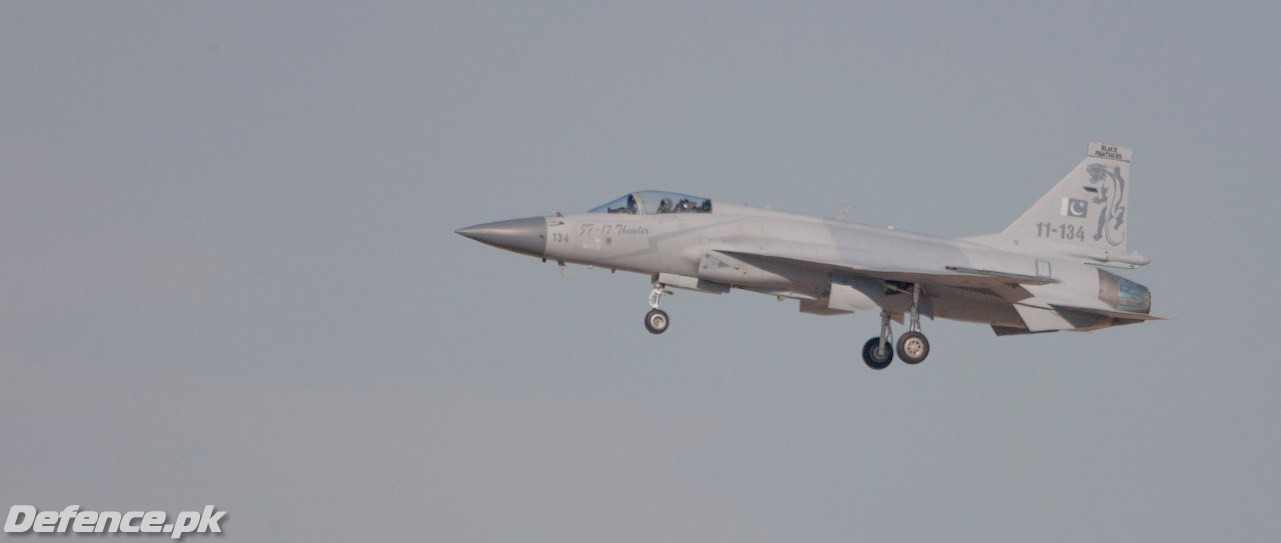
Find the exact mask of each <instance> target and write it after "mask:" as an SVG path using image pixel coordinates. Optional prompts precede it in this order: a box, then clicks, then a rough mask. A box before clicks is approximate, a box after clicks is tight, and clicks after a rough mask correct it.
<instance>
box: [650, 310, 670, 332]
mask: <svg viewBox="0 0 1281 543" xmlns="http://www.w3.org/2000/svg"><path fill="white" fill-rule="evenodd" d="M669 322H670V321H668V320H667V312H666V311H663V310H662V309H651V310H649V313H646V314H645V329H646V330H649V333H651V334H661V333H663V332H666V331H667V325H668V323H669Z"/></svg>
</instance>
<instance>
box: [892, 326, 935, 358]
mask: <svg viewBox="0 0 1281 543" xmlns="http://www.w3.org/2000/svg"><path fill="white" fill-rule="evenodd" d="M929 354H930V342H929V340H927V339H925V334H922V333H920V332H916V331H912V332H908V333H906V334H903V335H902V336H899V338H898V359H899V360H902V361H903V362H906V363H908V364H920V363H921V361H922V360H925V357H927V356H929Z"/></svg>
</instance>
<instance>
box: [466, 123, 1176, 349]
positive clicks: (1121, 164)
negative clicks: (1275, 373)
mask: <svg viewBox="0 0 1281 543" xmlns="http://www.w3.org/2000/svg"><path fill="white" fill-rule="evenodd" d="M1130 156H1131V152H1130V150H1129V149H1126V148H1123V147H1117V146H1112V145H1104V144H1101V143H1091V144H1089V146H1088V147H1087V151H1086V157H1085V159H1084V160H1082V161H1081V162H1080V163H1079V164H1077V165H1076V168H1074V169H1073V170H1072V171H1071V172H1070V173H1068V174H1067V176H1066V177H1064V178H1063V179H1062V180H1061V181H1059V183H1058V184H1057V185H1055V186H1054V188H1053V189H1050V192H1048V193H1046V194H1045V196H1043V197H1041V199H1040V200H1037V202H1036V203H1035V204H1033V205H1032V207H1031V208H1029V209H1028V210H1027V211H1026V212H1024V213H1023V215H1022V216H1020V217H1019V218H1018V219H1016V220H1015V221H1014V222H1013V223H1012V224H1010V226H1009V227H1008V228H1006V229H1005V230H1003V231H1002V232H1000V233H996V234H990V235H983V236H977V237H967V238H959V239H949V238H942V237H935V236H928V235H922V234H913V233H908V232H902V231H898V230H894V229H892V228H888V227H887V228H882V227H875V226H867V225H862V224H856V223H852V222H846V221H844V220H839V219H825V218H818V217H811V216H807V215H797V214H792V213H782V212H778V211H771V210H767V209H758V208H752V207H748V206H744V205H735V204H730V203H726V202H722V201H715V202H714V201H712V200H710V199H708V198H702V197H698V196H690V195H686V194H678V193H672V192H662V191H652V190H647V191H641V192H633V193H631V194H627V195H624V196H622V197H620V198H618V199H616V200H614V201H611V202H609V203H607V204H605V205H602V206H600V207H597V208H595V209H592V210H590V211H588V212H587V213H582V214H576V215H565V214H563V213H555V214H553V215H550V216H544V217H531V218H525V219H513V220H507V221H500V222H492V223H486V224H479V225H476V226H470V227H467V228H462V229H459V230H457V233H459V234H461V235H463V236H466V237H468V238H471V239H474V240H476V241H479V242H481V243H486V244H489V245H493V246H495V247H499V248H502V249H506V250H509V251H513V252H516V253H520V254H525V255H530V256H534V257H538V258H542V259H543V260H544V261H547V260H549V259H550V260H555V261H556V262H557V263H559V264H560V266H561V267H562V271H563V267H564V265H565V263H566V262H571V263H576V264H584V265H589V266H596V267H600V268H607V269H610V270H612V271H616V270H624V271H629V272H636V273H642V274H645V275H648V276H649V277H650V281H651V282H652V284H653V290H652V291H651V292H650V295H649V305H650V307H651V309H650V311H649V313H647V314H646V315H645V328H647V329H648V330H649V331H650V332H652V333H654V334H661V333H663V332H664V331H666V330H667V327H668V324H669V323H670V320H669V319H668V316H667V313H666V312H665V311H663V310H662V309H659V300H660V299H661V298H662V296H663V295H665V294H671V291H670V290H668V289H669V288H679V289H688V290H695V291H699V292H707V293H715V294H721V293H725V292H729V290H730V289H734V288H737V289H742V290H748V291H752V292H759V293H762V294H768V295H770V296H777V297H778V299H779V300H784V299H794V300H799V302H800V310H801V312H803V313H812V314H817V315H843V314H849V313H855V312H858V311H875V312H879V313H880V317H881V331H880V334H879V335H877V336H876V337H873V338H872V339H870V340H868V341H867V343H866V344H865V345H864V346H863V361H864V362H865V363H867V365H868V366H869V367H871V368H873V369H878V370H879V369H884V368H885V367H887V366H888V365H889V364H890V362H891V361H892V360H893V358H894V353H895V351H897V352H898V356H899V359H901V360H902V361H903V362H905V363H908V364H917V363H919V362H921V361H923V360H925V357H926V356H927V355H929V353H930V343H929V341H928V340H926V338H925V335H924V334H922V333H921V316H922V315H924V316H926V317H929V318H931V319H933V318H945V319H953V320H959V321H966V322H977V323H983V324H987V325H990V326H991V327H992V330H993V331H995V332H996V334H997V335H999V336H1004V335H1012V334H1029V333H1036V332H1053V331H1058V330H1071V331H1090V330H1097V329H1100V328H1106V327H1109V326H1117V325H1121V324H1132V323H1137V322H1143V321H1148V320H1157V319H1159V317H1154V316H1152V315H1150V314H1149V311H1150V309H1151V306H1152V295H1151V293H1150V292H1149V291H1148V289H1147V288H1146V287H1144V286H1143V285H1140V284H1138V283H1135V282H1133V281H1130V280H1128V279H1125V278H1123V277H1121V276H1119V275H1116V274H1114V273H1112V272H1111V271H1108V269H1116V268H1125V269H1133V268H1135V267H1138V266H1143V265H1146V264H1148V263H1149V262H1150V259H1148V258H1147V257H1145V256H1143V255H1141V254H1138V253H1131V252H1127V251H1126V227H1127V225H1128V224H1129V222H1130V213H1129V198H1130ZM1105 268H1107V269H1105ZM904 320H906V321H907V322H906V324H907V328H908V331H907V332H906V333H904V334H903V335H901V336H899V338H898V342H897V344H896V343H895V341H894V336H893V331H892V330H891V326H890V322H891V321H895V322H898V323H899V324H900V325H901V324H904Z"/></svg>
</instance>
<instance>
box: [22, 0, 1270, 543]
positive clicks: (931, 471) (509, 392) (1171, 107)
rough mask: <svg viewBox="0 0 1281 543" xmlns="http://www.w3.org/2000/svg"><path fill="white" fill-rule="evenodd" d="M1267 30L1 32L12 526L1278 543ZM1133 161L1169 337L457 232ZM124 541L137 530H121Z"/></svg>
mask: <svg viewBox="0 0 1281 543" xmlns="http://www.w3.org/2000/svg"><path fill="white" fill-rule="evenodd" d="M1279 9H1281V8H1278V5H1277V4H1276V3H1275V2H1259V3H1249V2H1233V3H1227V4H1223V3H1218V2H1213V3H1212V2H1206V3H1184V4H1174V3H1164V2H1163V3H1152V4H1149V5H1143V6H1128V5H1121V4H1118V3H1115V2H1072V3H1065V4H1062V5H1060V6H1058V7H1055V6H1043V5H1038V6H1036V7H1027V6H1025V5H1024V3H1021V2H1015V3H1009V4H1001V3H995V4H988V3H984V4H970V3H965V4H961V5H953V4H952V3H926V4H911V3H903V2H886V3H859V4H847V3H841V4H837V5H808V4H806V5H785V6H783V5H749V4H743V3H718V4H698V5H688V4H687V3H685V2H679V3H672V4H654V5H648V6H645V7H637V6H632V5H628V4H621V5H609V6H599V7H592V6H589V5H586V4H583V5H576V4H562V3H541V4H540V3H525V2H521V3H511V4H507V3H499V4H486V3H476V2H465V3H456V4H441V3H422V2H409V3H404V4H398V3H381V2H374V3H368V2H360V3H353V4H352V5H347V6H334V5H331V4H329V3H324V2H320V3H318V2H299V3H292V4H291V3H265V4H264V3H259V2H244V3H235V2H233V3H225V2H219V3H140V2H132V3H70V2H21V3H15V2H7V3H5V4H3V6H0V507H3V509H4V511H5V512H6V513H7V511H8V508H9V507H10V506H12V505H14V504H34V505H37V506H39V507H41V508H51V509H52V508H57V509H61V508H62V507H64V506H66V505H69V504H80V505H81V506H82V507H83V508H85V509H96V510H103V509H106V510H130V509H163V510H167V511H169V512H170V513H171V514H172V513H176V512H177V511H181V510H187V509H199V508H200V507H202V506H204V505H206V504H214V505H217V506H218V507H219V508H221V509H223V510H226V511H229V512H230V514H229V516H228V517H227V519H226V520H225V521H224V522H223V527H224V529H225V531H226V540H227V541H320V540H347V541H354V540H359V541H422V540H427V541H475V542H493V541H548V542H560V541H569V542H599V541H637V542H653V541H838V540H839V541H844V540H872V539H888V540H899V541H930V540H933V541H943V540H947V541H955V540H971V541H977V540H983V541H991V540H996V541H1028V540H1049V541H1082V540H1090V541H1135V540H1146V541H1207V540H1213V541H1218V540H1232V541H1276V540H1277V539H1278V538H1281V518H1279V517H1278V515H1277V504H1278V503H1281V460H1278V458H1281V431H1279V430H1281V397H1279V396H1278V393H1277V389H1278V386H1279V385H1281V366H1278V361H1277V359H1276V358H1277V355H1278V354H1279V353H1281V349H1279V347H1281V343H1279V341H1278V333H1277V328H1276V323H1275V317H1276V315H1277V309H1276V308H1277V306H1278V304H1281V296H1278V288H1277V280H1278V279H1277V278H1278V276H1277V271H1276V267H1277V253H1278V246H1279V244H1278V241H1277V236H1278V233H1277V232H1278V231H1279V230H1281V218H1279V217H1281V215H1278V213H1277V208H1278V206H1279V205H1281V189H1278V183H1277V179H1276V177H1277V172H1278V171H1281V147H1279V142H1281V138H1279V135H1281V134H1279V132H1281V130H1279V129H1278V127H1279V126H1281V107H1278V103H1281V69H1278V66H1279V65H1281V54H1279V53H1278V52H1279V51H1281V38H1279V37H1278V36H1279V35H1281V32H1278V29H1281V11H1279ZM1092 140H1101V141H1105V142H1109V143H1113V144H1120V145H1125V146H1130V147H1133V148H1134V153H1135V154H1134V157H1135V158H1134V162H1133V165H1132V174H1133V179H1134V181H1135V185H1134V192H1133V198H1132V199H1131V202H1130V203H1131V212H1132V213H1131V215H1130V216H1131V218H1132V222H1131V226H1130V248H1131V249H1133V250H1139V251H1142V252H1143V253H1145V254H1147V255H1148V256H1150V257H1152V259H1153V264H1152V265H1151V266H1149V267H1148V269H1144V270H1139V271H1136V272H1130V273H1127V274H1126V275H1127V276H1128V277H1130V278H1132V279H1135V280H1137V281H1139V282H1141V283H1144V284H1146V285H1148V286H1149V287H1151V288H1152V290H1153V292H1154V297H1155V301H1154V305H1153V311H1154V313H1156V314H1159V315H1165V316H1170V317H1173V318H1174V320H1172V321H1166V322H1160V323H1154V324H1145V325H1139V326H1131V327H1123V328H1116V329H1110V330H1104V331H1100V332H1096V333H1090V334H1051V335H1039V336H1031V337H1015V338H997V337H996V336H994V335H993V334H992V332H991V330H990V329H988V328H987V327H984V326H979V325H972V324H964V323H956V322H950V321H937V322H930V321H927V322H926V323H925V331H926V332H927V333H928V334H929V336H930V339H931V341H932V344H933V354H932V355H931V356H930V359H929V360H928V361H927V362H926V363H925V364H922V365H921V366H920V367H908V366H905V365H903V364H901V363H895V364H894V365H893V366H891V367H890V369H888V370H886V371H883V372H874V371H871V370H869V369H867V368H866V367H865V366H864V365H863V362H862V361H861V359H860V357H859V349H860V348H861V346H862V344H863V342H864V341H865V340H866V339H867V338H869V337H871V336H872V335H873V334H874V333H875V331H876V326H877V322H876V317H875V316H873V315H863V314H861V315H857V316H854V317H818V316H813V315H805V314H799V313H797V309H796V304H795V302H789V303H779V302H777V301H775V300H774V299H772V298H769V297H766V296H759V295H754V294H749V293H744V292H741V291H740V292H734V293H732V294H729V295H725V296H719V297H717V296H709V295H702V294H697V293H686V292H680V293H679V294H678V295H677V296H674V297H671V298H668V299H665V301H664V308H665V309H667V310H668V311H669V312H670V313H671V315H672V322H673V324H672V329H671V330H670V331H668V333H666V334H664V335H663V336H657V337H656V336H652V335H650V334H648V333H646V332H645V330H644V328H643V326H642V322H641V318H642V315H643V314H644V312H645V310H646V309H647V307H646V305H645V299H646V296H647V294H648V290H649V286H648V280H647V278H645V277H643V276H640V275H632V274H617V275H610V274H609V273H606V272H603V271H601V270H588V269H586V268H582V267H571V268H570V270H569V275H570V278H569V279H568V280H566V279H562V278H560V277H559V276H558V275H557V273H556V267H555V265H554V264H542V263H540V262H539V261H538V260H536V259H532V258H528V257H523V256H518V255H514V254H511V253H506V252H502V251H498V250H495V249H492V248H489V247H485V246H482V245H480V244H478V243H476V242H474V241H470V240H467V239H465V238H462V237H460V236H457V235H455V234H454V233H453V231H454V229H456V228H459V227H463V226H468V225H472V224H476V223H481V222H488V221H492V220H499V219H507V218H515V217H525V216H531V215H538V214H542V213H547V212H552V211H557V210H561V211H565V212H574V211H582V210H585V209H587V208H590V207H593V206H596V205H598V204H600V203H603V202H605V201H607V200H610V199H613V198H615V197H617V196H619V195H621V194H623V193H626V192H628V191H631V190H636V189H645V188H660V189H668V190H676V191H682V192H688V193H692V194H698V195H706V196H711V197H713V198H717V199H721V200H724V201H734V202H746V203H749V204H752V205H759V206H769V207H772V208H774V209H780V210H788V211H796V212H803V213H810V214H815V215H824V216H835V215H837V214H839V213H840V211H841V208H842V207H843V206H845V205H849V206H852V209H851V211H850V213H849V216H848V218H849V219H850V220H855V221H859V222H866V223H872V224H880V225H887V224H889V225H894V226H896V227H898V228H900V229H907V230H914V231H923V232H929V233H936V234H945V235H955V236H961V235H975V234H982V233H987V232H992V231H998V230H1000V229H1002V228H1004V226H1005V225H1006V224H1007V223H1009V222H1010V221H1012V220H1013V219H1014V218H1015V217H1017V216H1018V215H1019V214H1020V213H1021V212H1022V211H1023V210H1024V209H1025V208H1026V207H1027V206H1028V205H1030V204H1031V203H1032V202H1033V201H1035V200H1036V199H1037V198H1038V197H1040V195H1041V194H1043V193H1044V192H1045V191H1046V190H1048V189H1049V188H1050V187H1051V186H1052V185H1053V184H1054V183H1055V182H1057V181H1058V179H1059V178H1060V177H1062V176H1063V175H1064V174H1065V173H1067V172H1068V171H1069V170H1070V169H1071V168H1072V166H1074V165H1075V164H1076V163H1077V162H1078V161H1079V160H1080V159H1081V157H1082V156H1084V152H1085V148H1086V144H1087V142H1089V141H1092ZM143 539H150V538H143Z"/></svg>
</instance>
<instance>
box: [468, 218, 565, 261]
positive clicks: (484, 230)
mask: <svg viewBox="0 0 1281 543" xmlns="http://www.w3.org/2000/svg"><path fill="white" fill-rule="evenodd" d="M454 232H455V233H457V234H461V235H463V236H465V237H468V238H471V239H474V240H476V241H479V242H481V243H484V244H486V245H493V246H494V247H498V248H499V249H507V250H508V251H512V252H516V253H520V254H525V255H530V256H537V257H541V256H543V253H545V252H547V219H546V218H543V217H529V218H527V219H512V220H510V221H498V222H490V223H485V224H478V225H476V226H468V227H467V228H459V229H458V230H454Z"/></svg>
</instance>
